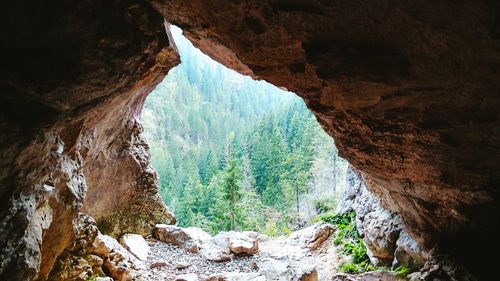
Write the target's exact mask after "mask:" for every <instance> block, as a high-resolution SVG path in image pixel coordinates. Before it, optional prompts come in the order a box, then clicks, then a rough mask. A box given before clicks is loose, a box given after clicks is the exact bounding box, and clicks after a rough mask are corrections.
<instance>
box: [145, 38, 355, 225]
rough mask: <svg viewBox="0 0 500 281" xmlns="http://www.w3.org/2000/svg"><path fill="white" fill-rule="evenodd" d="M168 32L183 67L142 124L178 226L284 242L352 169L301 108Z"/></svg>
mask: <svg viewBox="0 0 500 281" xmlns="http://www.w3.org/2000/svg"><path fill="white" fill-rule="evenodd" d="M172 31H173V36H174V39H175V41H176V45H177V48H178V49H179V53H180V55H181V60H182V61H183V62H182V64H181V65H179V66H178V67H176V68H174V69H172V70H171V71H170V72H169V74H168V76H167V77H166V79H165V80H164V81H163V82H162V83H161V84H160V85H158V87H157V88H156V90H155V91H154V92H153V93H151V94H150V95H149V97H148V99H147V100H146V103H145V106H144V109H143V112H142V117H141V118H142V122H143V125H144V133H145V136H146V138H147V140H148V143H149V145H150V151H151V154H152V159H153V166H154V168H155V169H156V171H157V172H158V175H159V188H160V190H159V191H160V194H161V196H162V197H163V199H164V201H165V203H166V204H167V205H168V206H170V207H171V208H172V210H173V211H174V213H175V215H176V218H177V221H178V225H180V226H198V227H201V228H203V229H205V230H207V231H209V232H211V233H218V232H220V231H222V230H230V229H235V230H254V231H259V232H262V233H265V234H267V235H281V234H287V233H290V231H291V229H293V228H294V226H295V225H298V224H303V222H307V221H309V220H310V219H311V218H312V217H314V216H315V215H316V211H315V203H314V202H315V200H318V198H326V197H329V198H333V199H330V202H324V203H321V204H323V205H325V206H326V205H328V206H330V205H331V204H333V203H332V202H335V200H334V199H335V198H336V195H337V192H338V191H340V190H341V186H342V183H343V177H344V174H345V169H346V162H345V161H344V160H343V159H341V158H339V157H338V155H337V150H336V148H335V145H334V143H333V141H332V139H331V137H330V136H328V135H327V134H326V133H325V132H324V131H323V130H322V128H321V127H320V125H319V124H318V123H317V121H316V119H315V118H314V116H313V115H312V114H311V113H310V112H309V110H308V109H307V108H306V106H305V104H304V102H303V101H302V100H301V99H300V98H298V97H297V96H295V95H294V94H293V93H290V92H286V91H283V90H281V89H278V88H276V87H274V86H272V85H270V84H268V83H265V82H263V81H254V80H252V79H250V78H248V77H244V76H241V75H240V74H238V73H236V72H234V71H231V70H229V69H227V68H225V67H223V66H221V65H220V64H217V63H215V62H214V61H212V60H211V59H209V58H208V57H206V56H205V55H203V54H202V53H201V52H200V51H199V50H196V49H195V48H194V47H193V46H192V45H191V43H189V41H187V39H185V38H183V37H182V35H181V32H180V30H179V29H173V30H172ZM318 207H319V208H320V209H321V208H323V207H321V206H318Z"/></svg>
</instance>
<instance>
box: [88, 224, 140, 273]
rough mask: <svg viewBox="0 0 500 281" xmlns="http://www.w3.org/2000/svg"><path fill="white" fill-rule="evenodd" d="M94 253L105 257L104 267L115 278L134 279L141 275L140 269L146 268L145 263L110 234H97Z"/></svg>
mask: <svg viewBox="0 0 500 281" xmlns="http://www.w3.org/2000/svg"><path fill="white" fill-rule="evenodd" d="M92 253H93V254H95V255H98V256H100V257H103V259H104V264H103V268H104V269H106V271H107V272H109V274H110V275H111V277H113V279H114V280H119V281H125V280H132V279H134V278H136V277H137V276H139V271H140V270H144V269H145V265H144V263H142V262H141V261H140V260H139V259H137V258H136V257H135V256H134V255H133V254H131V253H130V252H129V251H127V249H125V248H124V247H123V246H122V245H120V243H118V241H116V240H115V239H114V238H113V237H111V236H108V235H103V234H100V233H99V234H98V235H97V237H96V239H95V240H94V248H93V250H92Z"/></svg>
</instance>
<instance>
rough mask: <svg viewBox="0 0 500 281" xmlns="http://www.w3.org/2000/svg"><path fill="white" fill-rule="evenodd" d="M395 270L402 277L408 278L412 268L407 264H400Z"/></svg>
mask: <svg viewBox="0 0 500 281" xmlns="http://www.w3.org/2000/svg"><path fill="white" fill-rule="evenodd" d="M393 271H394V273H396V276H397V277H400V278H406V277H407V276H408V274H410V273H411V269H409V268H408V267H406V266H398V267H396V268H395V269H394V270H393Z"/></svg>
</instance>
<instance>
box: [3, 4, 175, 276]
mask: <svg viewBox="0 0 500 281" xmlns="http://www.w3.org/2000/svg"><path fill="white" fill-rule="evenodd" d="M0 7H1V9H2V11H8V13H7V14H5V15H4V16H3V17H2V18H1V20H0V34H1V36H0V37H1V38H2V39H1V40H2V41H1V44H0V57H1V59H0V60H1V61H2V63H1V64H0V107H1V108H0V109H1V110H0V130H1V135H2V137H1V139H0V153H1V154H0V167H1V169H0V186H1V189H0V203H1V204H0V229H1V231H0V279H2V280H33V279H37V278H38V279H40V280H44V279H45V278H47V276H48V274H49V272H50V270H51V269H52V267H53V265H54V262H55V260H56V258H57V257H58V256H59V255H60V254H61V253H63V250H64V249H65V248H67V247H68V246H70V245H71V244H72V243H73V240H74V239H75V237H76V236H75V235H76V233H75V229H74V227H73V222H74V219H75V218H76V217H77V215H78V213H79V211H81V210H85V211H86V212H87V213H90V214H92V215H93V216H94V217H95V218H96V219H98V220H99V221H100V222H101V224H103V225H105V226H107V228H108V229H109V230H110V232H112V233H113V234H116V231H114V229H115V226H116V225H120V224H121V225H123V224H124V223H125V224H127V228H122V230H130V229H133V230H135V231H136V232H145V228H147V227H148V226H149V225H150V224H152V225H154V223H160V222H163V223H171V222H173V217H172V215H171V214H170V212H169V211H168V209H167V208H166V207H165V205H164V204H163V202H162V201H161V200H160V198H159V196H158V195H157V193H156V181H157V179H156V174H155V172H154V171H153V170H152V168H151V167H150V163H149V156H148V153H147V146H146V145H145V144H144V141H143V140H142V139H141V137H140V131H141V127H140V125H139V124H138V123H137V121H136V120H135V119H136V118H137V116H138V114H139V112H140V109H141V106H142V102H143V101H144V98H145V96H146V95H147V94H148V93H149V92H150V91H151V90H152V89H153V88H154V86H155V85H156V84H157V83H158V82H159V81H161V79H162V78H163V77H164V76H165V75H166V74H167V71H168V70H169V69H170V68H172V67H173V66H175V65H176V64H177V63H178V62H179V57H178V55H177V54H176V53H175V51H174V50H173V48H172V47H170V46H169V42H168V39H167V36H166V35H165V29H164V25H163V24H164V21H163V18H162V17H161V16H160V15H159V14H157V13H156V12H155V11H154V10H153V9H152V8H151V7H150V6H149V5H147V4H145V3H144V2H142V1H80V2H78V3H72V2H61V1H49V2H44V3H41V2H40V3H38V2H36V3H35V2H34V1H11V2H9V1H4V2H2V3H1V4H0ZM125 183H126V184H125ZM86 195H87V197H85V196H86ZM123 206H127V208H123ZM127 212H134V213H133V214H134V216H137V217H141V220H137V221H132V220H131V219H128V217H127V215H130V214H129V213H127ZM116 217H120V219H108V218H116ZM127 219H128V220H127ZM132 222H137V223H135V224H134V223H132ZM117 228H119V227H117Z"/></svg>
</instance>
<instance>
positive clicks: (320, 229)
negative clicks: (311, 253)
mask: <svg viewBox="0 0 500 281" xmlns="http://www.w3.org/2000/svg"><path fill="white" fill-rule="evenodd" d="M332 233H333V227H332V226H331V225H330V224H327V223H323V222H318V223H315V224H313V225H311V226H309V227H306V228H304V229H301V230H298V231H295V232H293V233H292V234H291V235H290V237H288V239H287V244H289V245H293V246H298V247H301V248H303V249H309V250H317V249H318V248H319V247H320V246H321V244H323V242H324V241H326V240H327V239H328V238H329V237H330V235H331V234H332Z"/></svg>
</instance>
